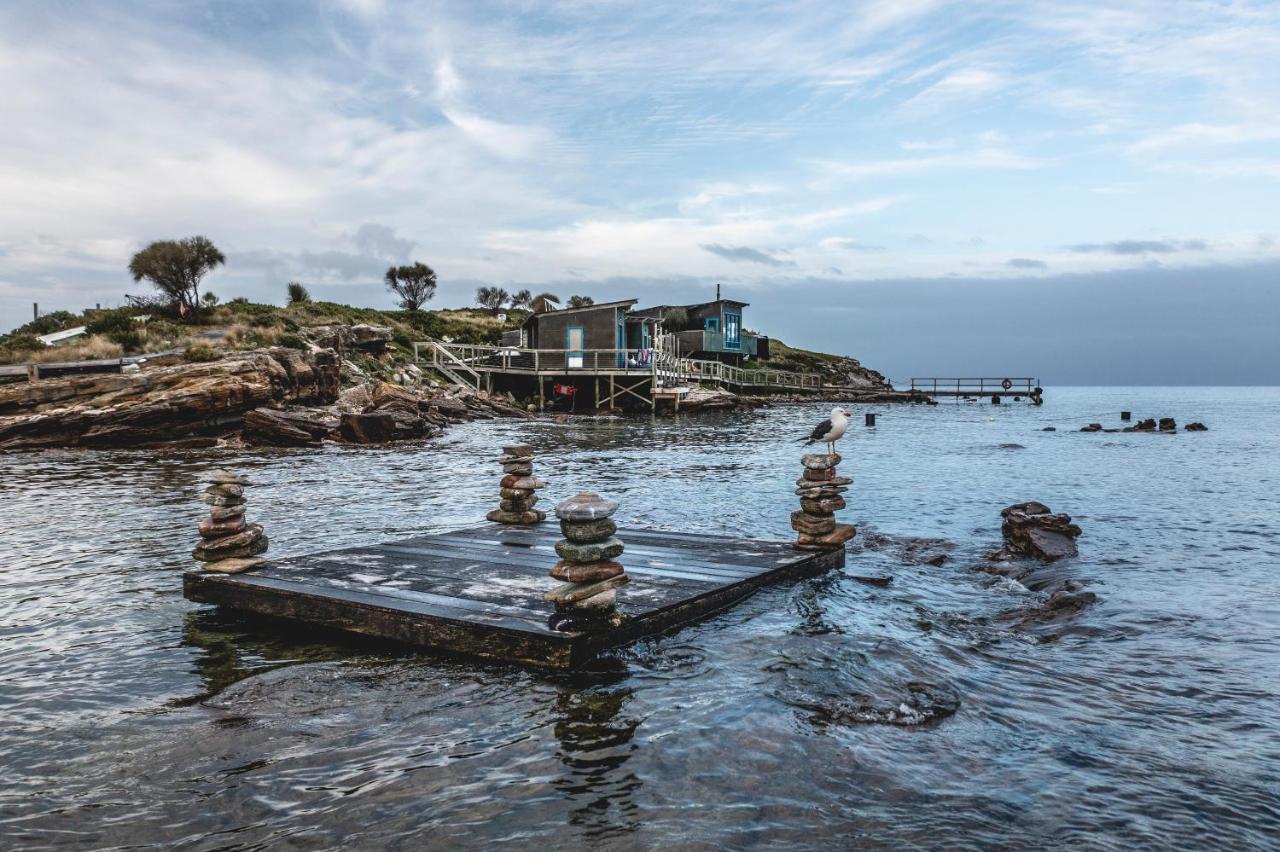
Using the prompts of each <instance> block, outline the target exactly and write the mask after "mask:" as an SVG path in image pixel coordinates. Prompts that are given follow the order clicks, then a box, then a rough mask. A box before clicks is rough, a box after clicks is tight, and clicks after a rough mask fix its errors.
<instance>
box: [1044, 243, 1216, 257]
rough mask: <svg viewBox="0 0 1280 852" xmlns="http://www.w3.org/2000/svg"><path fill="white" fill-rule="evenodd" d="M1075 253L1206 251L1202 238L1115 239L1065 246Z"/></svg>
mask: <svg viewBox="0 0 1280 852" xmlns="http://www.w3.org/2000/svg"><path fill="white" fill-rule="evenodd" d="M1067 250H1068V251H1073V252H1075V253H1077V254H1118V255H1134V254H1173V253H1174V252H1180V251H1208V250H1209V244H1208V243H1207V242H1205V241H1204V240H1116V241H1115V242H1110V243H1077V244H1076V245H1072V246H1067Z"/></svg>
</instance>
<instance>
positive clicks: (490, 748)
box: [0, 389, 1280, 849]
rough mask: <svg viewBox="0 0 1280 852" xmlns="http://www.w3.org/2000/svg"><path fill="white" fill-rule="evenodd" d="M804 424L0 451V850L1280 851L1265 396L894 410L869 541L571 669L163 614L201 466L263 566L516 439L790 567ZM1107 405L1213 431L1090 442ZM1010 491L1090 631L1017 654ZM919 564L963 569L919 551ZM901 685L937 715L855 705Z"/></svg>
mask: <svg viewBox="0 0 1280 852" xmlns="http://www.w3.org/2000/svg"><path fill="white" fill-rule="evenodd" d="M826 407H827V406H804V407H780V408H775V409H769V410H765V411H761V412H757V413H755V414H747V415H741V414H734V415H729V416H725V417H723V418H718V419H711V418H702V419H698V420H689V421H685V422H683V423H680V424H678V425H677V424H675V423H672V422H670V421H660V422H656V423H654V422H649V421H647V420H623V421H608V420H601V421H586V420H580V421H575V422H573V423H570V424H563V425H557V424H555V423H552V422H536V423H505V422H490V423H476V424H470V425H467V426H462V427H458V428H454V429H452V430H451V431H450V432H449V433H448V434H447V435H446V436H445V437H444V438H442V439H438V440H436V441H432V442H430V443H429V444H426V445H423V446H420V447H404V448H397V449H393V450H380V449H364V450H346V449H336V448H326V449H323V450H315V451H289V452H284V451H281V452H272V451H255V452H230V451H228V452H221V453H207V452H200V453H157V452H118V453H79V452H76V453H70V452H67V453H49V454H43V455H37V454H33V455H18V456H0V471H2V473H3V475H2V476H0V494H2V495H3V498H4V500H3V505H4V509H5V512H4V534H3V538H2V539H0V566H3V567H0V637H2V638H0V719H2V720H3V721H2V722H0V770H2V772H3V776H2V777H3V782H0V846H3V847H5V848H14V849H17V848H23V849H25V848H49V847H58V848H102V847H125V846H129V847H135V846H146V845H155V846H163V847H174V846H181V847H185V848H196V849H248V848H263V847H266V846H273V847H274V846H283V847H286V848H306V849H314V848H339V847H341V848H353V849H354V848H359V849H373V848H383V847H393V848H403V849H409V848H424V847H425V846H428V845H430V846H433V847H440V846H446V845H469V846H481V845H485V846H488V845H494V844H498V843H515V844H526V845H528V844H537V843H542V844H551V845H552V846H566V845H571V844H586V843H591V844H593V845H595V846H599V847H602V848H631V847H666V848H705V849H712V848H723V847H736V848H742V847H768V848H771V849H772V848H817V847H830V846H832V845H861V846H872V847H894V848H902V847H911V846H917V847H937V846H939V845H945V846H969V845H986V846H993V845H1005V846H1008V845H1012V846H1017V847H1023V848H1026V847H1057V846H1061V845H1064V844H1068V843H1070V844H1077V845H1083V846H1086V847H1100V848H1117V849H1119V848H1124V849H1130V848H1135V847H1147V848H1153V847H1163V846H1168V845H1169V843H1170V842H1180V843H1181V844H1183V845H1188V844H1189V845H1192V846H1196V847H1219V848H1233V849H1241V848H1259V849H1261V848H1275V846H1276V844H1277V841H1278V838H1280V806H1278V804H1277V802H1278V801H1280V720H1278V719H1277V709H1278V708H1280V532H1278V531H1277V520H1278V519H1280V390H1277V389H1263V390H1249V391H1242V390H1239V389H1231V390H1216V389H1142V390H1124V389H1050V391H1049V394H1048V401H1047V403H1046V405H1045V406H1044V407H1043V408H1040V409H1033V408H1030V407H1027V406H1024V405H1006V406H1004V407H1001V408H994V407H992V406H989V405H981V406H976V405H951V404H943V405H940V406H937V407H935V408H924V407H912V408H906V407H903V408H893V407H883V406H880V407H877V408H876V409H875V410H877V411H879V412H880V425H879V427H878V428H876V429H875V430H867V429H863V428H862V427H861V426H860V425H859V426H858V427H857V428H856V429H855V430H853V431H852V432H851V435H850V437H849V438H847V439H846V440H845V441H844V456H845V459H846V460H845V463H844V464H843V465H842V472H845V473H847V474H850V475H853V476H854V477H855V478H856V482H855V484H854V486H853V490H852V491H851V492H850V493H849V495H848V496H849V498H850V499H849V509H848V510H846V511H845V512H844V513H842V514H843V515H845V516H846V517H847V518H848V519H850V520H855V521H856V522H857V523H858V524H859V525H860V527H861V528H862V530H863V534H860V536H859V539H863V540H866V539H867V538H868V537H867V535H866V534H867V533H877V534H879V537H878V538H876V537H873V538H874V540H878V541H880V542H882V544H881V545H879V546H877V547H876V548H875V549H854V550H851V552H850V556H849V561H848V566H847V568H846V569H845V571H844V573H843V574H839V573H837V574H834V575H830V576H826V577H823V578H819V579H815V580H810V581H806V582H801V583H798V584H795V585H788V586H783V587H777V588H773V589H770V590H767V591H765V592H763V593H761V594H758V595H756V596H755V597H753V598H751V599H750V600H748V601H746V602H745V603H743V604H741V605H739V606H738V607H736V608H735V609H733V610H732V611H730V612H729V613H727V614H725V615H722V616H721V617H718V618H716V619H713V620H711V621H707V622H705V623H703V624H700V625H698V626H695V627H691V628H687V629H685V630H683V631H681V632H679V633H678V634H676V635H674V636H670V637H666V638H662V639H658V640H654V641H650V642H645V643H642V644H639V645H636V646H634V647H632V648H630V649H627V650H625V651H621V652H619V653H618V654H617V655H616V656H615V657H612V658H610V659H608V660H605V661H603V662H602V663H601V665H600V666H599V667H598V669H597V670H594V671H591V672H586V673H581V674H576V675H573V676H547V675H540V674H531V673H528V672H525V671H521V670H518V669H514V668H507V667H502V666H493V665H478V664H468V663H460V662H451V661H441V660H438V659H433V658H431V657H429V656H425V655H419V654H414V653H410V652H405V651H403V650H400V649H396V648H389V647H386V646H379V645H371V644H368V643H363V644H362V643H358V642H349V641H346V640H343V639H335V638H334V637H333V636H332V635H327V634H324V633H321V632H316V631H307V630H301V631H294V632H284V631H282V630H280V629H279V625H275V624H269V623H263V622H254V621H249V620H244V619H242V618H240V617H237V616H235V615H232V614H230V613H221V612H218V611H216V610H214V609H212V608H209V607H203V606H197V605H194V604H191V603H188V602H186V601H184V600H183V598H182V595H181V591H180V585H181V584H180V576H179V575H180V572H181V571H182V570H183V569H184V568H185V567H187V566H188V565H189V562H188V560H187V559H186V558H184V557H185V556H186V554H187V553H188V551H189V550H190V548H191V546H192V544H193V539H194V527H195V524H196V522H197V520H198V519H199V517H200V516H201V514H202V513H201V504H200V503H199V502H198V501H197V496H196V495H197V494H198V490H199V488H200V485H199V478H200V474H201V472H202V471H204V470H207V469H208V468H210V467H213V466H215V465H217V466H229V467H232V468H235V469H237V470H240V471H244V472H246V473H248V474H250V475H251V477H252V479H253V480H254V481H255V482H256V483H258V486H257V487H256V488H254V489H253V490H252V492H251V494H250V507H249V508H250V515H251V516H252V517H253V518H254V519H256V520H259V521H261V522H262V523H263V524H264V525H265V526H266V528H267V530H268V532H269V534H270V536H271V540H272V552H273V553H277V554H292V553H304V552H308V551H312V550H317V549H324V548H330V547H337V546H349V545H357V544H366V543H373V542H378V541H383V540H387V539H394V538H397V537H404V536H408V535H411V534H417V533H423V532H429V531H434V530H444V529H448V528H451V527H455V526H459V525H466V524H471V523H474V522H476V521H477V520H479V519H480V518H481V517H482V515H483V513H484V512H485V511H486V510H487V509H489V508H492V505H493V504H494V501H495V499H496V498H495V489H496V479H497V475H496V473H495V466H494V464H493V463H492V459H493V458H494V455H495V454H494V448H495V447H497V446H498V445H499V444H501V443H504V442H511V441H515V440H527V441H529V442H531V443H533V444H534V445H535V446H536V447H538V448H539V451H540V453H541V455H540V458H539V461H538V466H539V471H540V473H541V474H543V475H544V476H545V478H546V479H548V480H549V482H550V483H551V488H550V490H549V491H548V492H546V493H547V494H549V495H551V498H552V499H554V498H555V496H556V495H560V496H563V495H567V494H569V493H571V489H576V488H579V487H588V488H592V489H596V490H599V491H601V492H603V493H606V494H608V495H610V496H613V497H616V498H617V499H619V500H620V501H621V504H622V509H621V510H620V512H619V517H620V520H622V521H624V522H626V523H630V524H644V525H650V526H654V527H658V528H673V529H686V530H706V531H708V532H715V533H741V534H744V535H753V536H760V537H779V538H787V537H790V535H791V531H790V528H789V523H788V512H789V511H790V509H791V508H792V505H793V503H794V501H795V499H796V498H795V496H794V495H793V494H792V493H791V488H792V485H791V480H793V479H794V478H795V476H796V475H797V461H796V458H797V456H798V449H797V447H796V445H795V444H794V443H790V442H788V440H787V439H788V438H789V437H791V436H792V435H795V434H798V433H802V432H803V431H804V430H806V429H807V428H808V426H809V424H811V423H812V422H815V421H816V419H818V417H819V416H820V412H821V411H822V410H824V409H825V408H826ZM1121 409H1132V410H1133V412H1134V415H1135V418H1137V417H1144V416H1161V415H1171V416H1173V417H1176V418H1177V419H1178V421H1179V423H1182V422H1183V421H1187V420H1195V419H1199V420H1203V421H1205V422H1206V423H1208V424H1209V426H1210V428H1211V430H1212V431H1210V432H1208V433H1204V434H1178V435H1176V436H1167V435H1124V434H1115V435H1108V434H1093V435H1090V434H1080V433H1077V432H1075V431H1074V429H1076V428H1078V427H1079V426H1081V425H1083V424H1084V423H1087V422H1090V421H1092V420H1097V421H1101V422H1104V423H1106V424H1108V425H1113V424H1114V425H1118V412H1119V411H1120V410H1121ZM855 413H856V414H857V416H858V421H859V423H860V422H861V410H859V411H857V412H855ZM1046 425H1055V426H1057V427H1058V428H1059V429H1060V430H1061V431H1058V432H1042V431H1040V429H1041V428H1042V427H1043V426H1046ZM1026 499H1039V500H1042V501H1044V502H1046V503H1048V504H1049V505H1050V506H1052V507H1053V508H1054V509H1055V510H1060V511H1067V512H1070V513H1071V514H1072V515H1074V516H1075V517H1076V518H1077V520H1078V521H1079V523H1080V525H1081V526H1082V527H1083V528H1084V531H1085V532H1084V536H1083V537H1082V539H1081V542H1080V544H1081V551H1082V553H1081V557H1080V559H1079V560H1077V561H1075V562H1073V563H1072V564H1070V565H1069V566H1067V569H1066V570H1067V571H1068V573H1070V574H1071V575H1073V576H1075V577H1077V578H1080V579H1082V580H1085V581H1087V582H1088V583H1089V584H1090V588H1092V589H1093V590H1094V591H1095V592H1097V593H1098V594H1099V595H1100V597H1101V601H1100V603H1099V604H1097V605H1096V606H1095V607H1093V608H1092V609H1089V610H1087V611H1085V612H1084V613H1083V614H1082V615H1080V616H1079V617H1077V618H1074V619H1071V620H1067V621H1063V622H1060V623H1053V624H1048V625H1043V626H1039V627H1036V628H1034V629H1026V630H1015V629H1012V628H1011V626H1010V623H1009V622H1008V621H1007V620H1002V619H1000V618H999V617H998V616H999V615H1000V613H1002V612H1005V611H1007V610H1010V609H1014V608H1017V607H1021V606H1026V605H1028V604H1029V603H1030V602H1033V601H1034V600H1035V599H1036V598H1037V593H1035V592H1031V591H1028V590H1027V589H1025V588H1023V587H1021V586H1019V585H1017V584H1015V583H1012V582H1010V581H1006V580H999V581H997V580H995V579H994V578H992V577H989V576H987V575H984V574H979V573H974V572H973V571H972V570H970V566H972V565H973V563H974V562H975V561H977V559H978V557H979V556H980V555H981V553H983V552H984V551H985V550H987V549H989V548H991V547H992V546H994V545H995V544H996V543H997V542H998V539H999V510H1000V508H1001V507H1003V506H1005V505H1007V504H1009V503H1013V502H1017V501H1021V500H1026ZM917 537H935V538H940V539H945V540H946V542H947V543H948V544H947V545H946V546H949V547H950V548H951V549H950V550H949V553H950V558H949V561H948V562H947V563H946V564H944V565H943V566H942V567H935V566H932V565H921V564H917V563H915V562H912V561H909V560H906V559H905V558H904V557H903V553H904V550H905V544H906V541H905V540H908V539H914V538H917ZM624 561H625V560H624ZM880 573H887V574H891V575H892V576H893V577H894V580H893V583H892V584H891V585H890V586H889V587H887V588H876V587H872V586H868V585H864V584H862V583H859V582H857V581H855V580H853V579H851V577H850V575H853V574H880ZM548 582H550V580H548ZM914 681H924V682H927V683H930V684H933V685H935V686H938V687H941V688H943V689H947V690H951V691H952V692H954V693H955V694H956V695H958V696H959V698H960V702H961V703H960V709H959V711H958V712H957V713H956V714H955V715H954V716H951V717H949V718H946V719H943V720H941V721H938V722H936V723H933V724H931V725H926V726H920V727H914V728H904V727H895V726H890V725H883V724H859V723H855V722H850V721H847V720H846V719H844V717H842V716H841V715H840V713H839V712H838V711H839V709H840V708H841V707H843V706H847V705H848V704H849V702H851V701H853V702H857V701H871V702H873V703H877V704H883V705H884V706H893V705H894V704H895V703H897V702H899V701H900V700H901V699H902V697H903V696H905V695H906V694H907V692H906V684H907V683H909V682H914ZM547 848H551V847H547Z"/></svg>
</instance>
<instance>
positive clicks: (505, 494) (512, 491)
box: [498, 488, 533, 500]
mask: <svg viewBox="0 0 1280 852" xmlns="http://www.w3.org/2000/svg"><path fill="white" fill-rule="evenodd" d="M498 496H500V497H501V498H502V499H503V500H526V499H528V498H530V497H532V496H533V489H532V488H501V489H499V490H498Z"/></svg>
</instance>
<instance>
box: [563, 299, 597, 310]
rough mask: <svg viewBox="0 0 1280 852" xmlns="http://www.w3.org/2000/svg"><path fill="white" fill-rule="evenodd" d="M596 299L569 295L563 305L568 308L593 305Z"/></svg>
mask: <svg viewBox="0 0 1280 852" xmlns="http://www.w3.org/2000/svg"><path fill="white" fill-rule="evenodd" d="M595 303H596V300H595V299H593V298H591V297H590V296H570V297H569V301H568V303H566V305H565V307H568V308H585V307H587V306H588V305H594V304H595Z"/></svg>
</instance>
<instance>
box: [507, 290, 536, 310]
mask: <svg viewBox="0 0 1280 852" xmlns="http://www.w3.org/2000/svg"><path fill="white" fill-rule="evenodd" d="M532 304H533V293H531V292H529V291H528V290H517V291H516V294H515V295H514V296H512V297H511V307H513V308H527V307H529V306H530V305H532Z"/></svg>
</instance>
